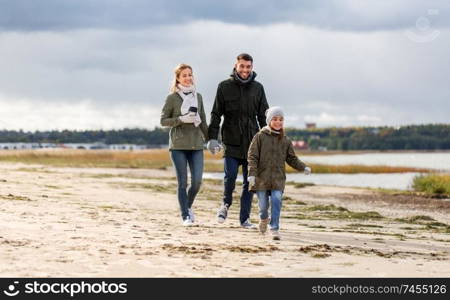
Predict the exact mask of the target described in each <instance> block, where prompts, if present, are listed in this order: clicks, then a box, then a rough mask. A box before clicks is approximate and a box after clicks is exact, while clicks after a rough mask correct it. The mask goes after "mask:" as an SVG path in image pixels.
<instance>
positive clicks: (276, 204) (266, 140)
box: [248, 106, 311, 240]
mask: <svg viewBox="0 0 450 300" xmlns="http://www.w3.org/2000/svg"><path fill="white" fill-rule="evenodd" d="M283 117H284V114H283V111H282V110H281V108H280V107H277V106H274V107H271V108H269V109H268V110H267V111H266V121H267V126H266V127H263V128H262V129H261V130H260V131H259V132H258V133H257V134H256V135H255V136H254V137H253V140H252V142H251V144H250V148H249V150H248V174H249V177H248V181H249V183H250V190H252V191H256V194H257V195H258V200H259V217H260V221H259V231H260V232H261V233H265V232H266V230H267V224H268V223H269V214H268V209H269V196H270V199H271V212H270V214H271V215H270V231H271V232H272V236H273V239H274V240H279V239H280V234H279V232H278V229H279V222H280V212H281V198H282V196H283V191H284V186H285V182H286V170H285V164H284V163H285V162H287V163H288V164H289V165H290V166H291V167H293V168H294V169H297V170H299V171H304V172H305V174H306V175H308V174H310V173H311V168H309V167H307V166H306V165H305V164H304V163H303V162H302V161H301V160H299V159H298V158H297V156H296V155H295V152H294V147H293V146H292V142H291V140H290V139H289V138H288V137H287V136H285V135H284V131H283V121H284V118H283Z"/></svg>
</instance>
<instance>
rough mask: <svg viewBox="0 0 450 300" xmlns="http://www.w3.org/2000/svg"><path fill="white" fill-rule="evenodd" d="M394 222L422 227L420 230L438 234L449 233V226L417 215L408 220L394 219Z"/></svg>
mask: <svg viewBox="0 0 450 300" xmlns="http://www.w3.org/2000/svg"><path fill="white" fill-rule="evenodd" d="M395 221H397V222H402V223H408V224H417V225H424V226H423V227H422V228H420V229H422V230H432V231H434V232H438V233H450V225H448V224H445V223H442V222H437V221H436V220H435V219H433V218H432V217H429V216H424V215H418V216H412V217H409V218H399V219H395Z"/></svg>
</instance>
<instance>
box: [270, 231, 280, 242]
mask: <svg viewBox="0 0 450 300" xmlns="http://www.w3.org/2000/svg"><path fill="white" fill-rule="evenodd" d="M270 232H271V233H272V239H273V240H275V241H279V240H281V235H280V232H279V231H278V230H270Z"/></svg>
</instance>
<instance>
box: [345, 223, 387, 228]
mask: <svg viewBox="0 0 450 300" xmlns="http://www.w3.org/2000/svg"><path fill="white" fill-rule="evenodd" d="M347 227H351V228H359V227H370V228H383V226H380V225H374V224H361V223H352V224H348V225H347Z"/></svg>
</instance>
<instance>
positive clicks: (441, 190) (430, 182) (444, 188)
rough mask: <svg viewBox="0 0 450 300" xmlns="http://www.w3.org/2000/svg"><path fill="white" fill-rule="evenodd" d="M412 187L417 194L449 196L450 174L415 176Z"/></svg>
mask: <svg viewBox="0 0 450 300" xmlns="http://www.w3.org/2000/svg"><path fill="white" fill-rule="evenodd" d="M412 187H413V188H414V190H416V191H419V192H425V193H427V194H439V195H446V196H450V174H428V175H419V176H416V177H415V178H414V180H413V184H412Z"/></svg>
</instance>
